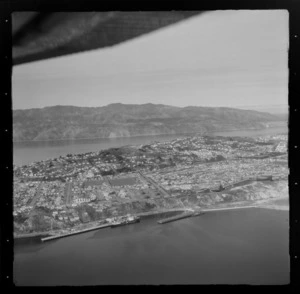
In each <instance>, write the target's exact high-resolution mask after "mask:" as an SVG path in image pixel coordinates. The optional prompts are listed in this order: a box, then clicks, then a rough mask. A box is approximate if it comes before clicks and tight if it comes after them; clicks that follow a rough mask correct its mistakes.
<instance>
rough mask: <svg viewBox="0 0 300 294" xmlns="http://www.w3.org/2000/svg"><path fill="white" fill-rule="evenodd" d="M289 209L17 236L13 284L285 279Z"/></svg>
mask: <svg viewBox="0 0 300 294" xmlns="http://www.w3.org/2000/svg"><path fill="white" fill-rule="evenodd" d="M288 217H289V215H288V211H282V210H273V209H272V210H271V209H263V208H249V209H241V210H227V211H218V212H216V211H215V212H207V213H205V214H204V215H201V216H198V217H193V218H188V219H183V220H180V221H176V222H171V223H168V224H164V225H159V224H157V220H158V219H159V218H161V216H151V217H147V218H145V219H142V221H141V223H138V224H133V225H129V226H123V227H118V228H115V229H110V228H106V229H102V230H99V231H93V232H88V233H84V234H80V235H76V236H72V237H68V238H63V239H58V240H54V241H50V242H46V243H33V241H32V242H31V243H26V244H18V243H15V252H14V282H15V284H16V285H101V284H287V283H289V244H288V240H289V237H288V226H289V220H288Z"/></svg>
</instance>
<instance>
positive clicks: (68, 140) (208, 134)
mask: <svg viewBox="0 0 300 294" xmlns="http://www.w3.org/2000/svg"><path fill="white" fill-rule="evenodd" d="M283 123H286V122H285V121H282V124H283ZM274 128H278V126H277V125H275V126H271V127H265V128H247V129H224V130H216V131H212V132H203V133H201V132H193V133H159V134H143V135H133V136H113V137H92V138H69V139H66V138H64V139H55V140H13V143H26V142H32V143H35V142H37V143H38V142H61V141H65V142H72V141H73V142H76V141H80V140H91V141H92V140H97V139H119V138H120V139H121V138H136V137H148V136H151V137H155V136H164V135H170V136H174V135H181V136H191V135H199V136H210V135H214V133H222V132H243V131H262V130H267V129H274ZM258 136H259V135H258Z"/></svg>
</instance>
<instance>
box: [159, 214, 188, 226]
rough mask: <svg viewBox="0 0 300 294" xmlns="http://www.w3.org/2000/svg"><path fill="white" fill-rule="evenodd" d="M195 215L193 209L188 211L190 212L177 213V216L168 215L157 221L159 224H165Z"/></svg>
mask: <svg viewBox="0 0 300 294" xmlns="http://www.w3.org/2000/svg"><path fill="white" fill-rule="evenodd" d="M193 215H194V212H193V211H188V212H184V213H182V214H180V215H175V216H171V217H167V218H164V219H161V220H159V221H157V222H158V223H159V224H165V223H169V222H173V221H176V220H180V219H183V218H188V217H191V216H193Z"/></svg>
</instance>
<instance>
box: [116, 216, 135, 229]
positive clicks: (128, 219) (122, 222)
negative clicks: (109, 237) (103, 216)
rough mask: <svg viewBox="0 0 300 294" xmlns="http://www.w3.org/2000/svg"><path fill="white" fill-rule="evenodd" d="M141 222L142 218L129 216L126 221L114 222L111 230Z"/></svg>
mask: <svg viewBox="0 0 300 294" xmlns="http://www.w3.org/2000/svg"><path fill="white" fill-rule="evenodd" d="M139 222H140V218H139V217H138V216H128V217H127V218H125V219H121V220H118V221H114V222H112V223H111V228H116V227H119V226H125V225H129V224H134V223H139Z"/></svg>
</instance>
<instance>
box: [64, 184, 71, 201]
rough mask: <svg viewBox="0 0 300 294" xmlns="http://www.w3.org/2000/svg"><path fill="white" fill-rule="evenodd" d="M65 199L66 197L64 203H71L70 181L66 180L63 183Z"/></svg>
mask: <svg viewBox="0 0 300 294" xmlns="http://www.w3.org/2000/svg"><path fill="white" fill-rule="evenodd" d="M65 199H66V202H65V203H66V205H70V204H71V200H72V183H71V182H68V183H66V185H65Z"/></svg>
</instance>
